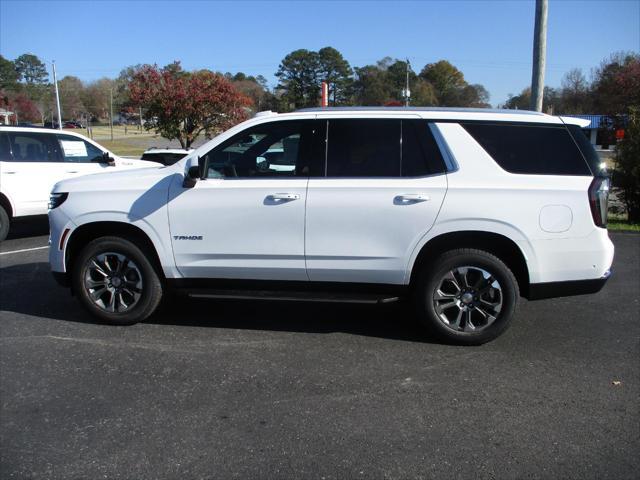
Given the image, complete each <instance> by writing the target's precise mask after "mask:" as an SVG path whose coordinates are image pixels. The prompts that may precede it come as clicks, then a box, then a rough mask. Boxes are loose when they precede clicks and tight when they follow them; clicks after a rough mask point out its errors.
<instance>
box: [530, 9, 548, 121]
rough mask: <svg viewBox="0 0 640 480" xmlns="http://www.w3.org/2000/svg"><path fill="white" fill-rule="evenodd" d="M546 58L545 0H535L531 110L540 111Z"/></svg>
mask: <svg viewBox="0 0 640 480" xmlns="http://www.w3.org/2000/svg"><path fill="white" fill-rule="evenodd" d="M546 59H547V0H536V23H535V28H534V32H533V71H532V74H531V110H535V111H537V112H541V111H542V99H543V96H544V69H545V63H546Z"/></svg>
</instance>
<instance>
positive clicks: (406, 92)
mask: <svg viewBox="0 0 640 480" xmlns="http://www.w3.org/2000/svg"><path fill="white" fill-rule="evenodd" d="M409 66H410V63H409V59H408V58H407V83H406V87H405V90H404V106H405V107H408V106H409V97H411V91H410V90H409Z"/></svg>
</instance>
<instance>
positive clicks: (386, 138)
mask: <svg viewBox="0 0 640 480" xmlns="http://www.w3.org/2000/svg"><path fill="white" fill-rule="evenodd" d="M443 172H444V162H443V160H442V154H441V153H440V149H439V148H438V145H437V144H436V142H435V140H434V138H433V135H432V134H431V131H430V130H429V126H428V124H427V122H426V121H424V120H417V119H416V120H408V119H403V120H393V119H392V120H387V119H349V120H329V135H328V145H327V177H334V178H335V177H401V176H402V177H419V176H425V175H433V174H437V173H443Z"/></svg>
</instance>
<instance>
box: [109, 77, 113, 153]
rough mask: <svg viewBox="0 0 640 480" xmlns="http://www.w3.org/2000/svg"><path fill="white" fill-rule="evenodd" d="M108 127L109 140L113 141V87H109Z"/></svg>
mask: <svg viewBox="0 0 640 480" xmlns="http://www.w3.org/2000/svg"><path fill="white" fill-rule="evenodd" d="M109 128H110V129H111V141H112V142H113V88H110V89H109Z"/></svg>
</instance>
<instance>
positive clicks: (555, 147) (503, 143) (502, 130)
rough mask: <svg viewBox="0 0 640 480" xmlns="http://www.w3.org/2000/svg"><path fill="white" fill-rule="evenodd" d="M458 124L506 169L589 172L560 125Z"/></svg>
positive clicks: (576, 173)
mask: <svg viewBox="0 0 640 480" xmlns="http://www.w3.org/2000/svg"><path fill="white" fill-rule="evenodd" d="M462 126H463V127H464V128H465V130H466V131H467V132H469V134H470V135H471V136H472V137H473V138H474V139H475V140H476V141H477V142H478V143H479V144H480V145H481V146H482V148H484V149H485V151H486V152H487V153H488V154H489V155H491V157H492V158H493V159H494V160H495V161H496V162H497V163H498V165H500V166H501V167H502V168H503V169H505V170H506V171H507V172H510V173H520V174H530V175H591V172H590V170H589V167H588V165H587V162H586V161H585V159H584V157H583V156H582V153H581V152H580V149H579V148H578V146H577V145H576V142H575V141H574V140H573V138H572V137H571V135H570V134H569V131H568V130H567V129H566V128H565V126H564V125H559V126H551V125H514V124H500V123H493V124H488V123H463V124H462Z"/></svg>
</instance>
